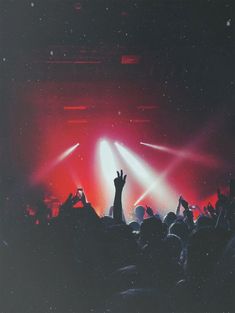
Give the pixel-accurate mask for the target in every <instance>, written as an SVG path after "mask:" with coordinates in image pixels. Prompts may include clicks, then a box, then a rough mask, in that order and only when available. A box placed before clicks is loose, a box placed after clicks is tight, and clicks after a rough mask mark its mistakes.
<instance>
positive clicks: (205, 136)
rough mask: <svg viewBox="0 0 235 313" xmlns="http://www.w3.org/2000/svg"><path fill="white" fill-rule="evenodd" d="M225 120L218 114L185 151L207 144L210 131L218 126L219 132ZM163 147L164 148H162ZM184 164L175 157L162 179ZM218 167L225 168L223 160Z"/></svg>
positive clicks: (149, 189) (142, 196) (141, 197)
mask: <svg viewBox="0 0 235 313" xmlns="http://www.w3.org/2000/svg"><path fill="white" fill-rule="evenodd" d="M223 121H224V120H223V119H222V118H221V114H220V112H217V114H216V115H215V116H212V118H211V119H210V120H209V121H208V123H207V124H206V125H205V126H204V127H203V128H202V129H201V130H200V132H199V133H198V134H197V135H196V136H195V138H194V140H192V141H191V142H190V143H189V144H188V145H186V146H185V148H184V150H186V151H190V150H195V148H197V147H199V146H201V145H202V144H204V143H205V142H207V141H208V140H209V138H210V132H208V130H209V129H210V128H211V127H213V126H214V125H216V129H217V130H218V129H219V128H220V127H221V125H222V123H223ZM160 147H162V146H160ZM183 162H184V158H182V157H180V156H175V158H174V160H173V162H172V163H171V164H170V165H169V166H168V167H167V168H166V170H165V171H164V172H163V173H162V174H161V177H167V176H168V175H169V174H170V173H172V172H173V171H174V170H175V169H176V168H177V167H178V166H179V165H181V163H183ZM218 165H220V166H223V167H224V166H225V164H224V162H222V161H221V160H219V161H218ZM157 183H158V182H157V181H156V182H154V183H153V184H151V185H150V186H149V187H148V188H147V190H146V191H145V192H144V193H143V194H142V195H141V196H140V197H139V199H137V201H136V202H135V205H136V204H138V203H139V202H140V201H142V200H143V199H144V198H145V197H146V196H147V195H148V194H149V193H150V192H151V191H152V190H153V189H154V188H155V187H156V185H157Z"/></svg>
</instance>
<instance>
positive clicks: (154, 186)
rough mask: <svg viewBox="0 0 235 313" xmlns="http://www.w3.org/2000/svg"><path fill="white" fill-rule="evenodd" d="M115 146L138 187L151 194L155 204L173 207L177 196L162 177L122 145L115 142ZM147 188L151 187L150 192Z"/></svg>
mask: <svg viewBox="0 0 235 313" xmlns="http://www.w3.org/2000/svg"><path fill="white" fill-rule="evenodd" d="M115 146H116V147H117V150H118V151H119V153H120V155H121V156H122V158H123V159H124V161H125V162H126V163H127V165H128V166H129V167H130V169H131V170H132V172H133V174H134V175H135V177H136V179H137V180H138V182H139V183H140V185H141V186H142V187H144V188H145V189H146V188H147V190H148V193H150V192H151V196H152V197H153V198H154V200H155V202H156V203H157V204H161V206H162V207H165V208H167V207H168V208H169V207H172V206H173V207H175V206H176V203H177V194H176V193H175V192H174V191H173V190H172V189H171V188H170V187H169V186H168V185H167V184H166V182H165V180H164V177H163V176H160V175H159V174H158V173H156V171H155V170H153V169H152V168H151V167H150V166H149V165H148V164H147V163H146V162H145V161H144V160H142V159H141V158H140V157H138V156H137V155H135V154H134V153H133V152H132V151H130V150H129V149H127V148H126V147H124V146H123V145H120V144H119V143H117V142H116V143H115ZM149 186H151V190H149V188H150V187H149ZM153 191H154V192H153ZM145 193H146V192H145ZM145 193H144V196H141V197H140V198H139V199H138V200H137V201H136V202H135V204H134V205H137V204H138V203H139V202H140V201H141V200H142V199H143V198H144V197H145Z"/></svg>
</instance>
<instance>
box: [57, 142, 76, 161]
mask: <svg viewBox="0 0 235 313" xmlns="http://www.w3.org/2000/svg"><path fill="white" fill-rule="evenodd" d="M78 146H79V143H76V145H74V146H72V147H71V148H69V149H67V150H66V151H65V152H63V153H62V154H61V155H60V156H59V157H58V159H57V162H61V161H63V160H64V159H65V158H67V156H69V155H70V154H71V153H72V152H73V151H74V150H75V149H76V148H77V147H78Z"/></svg>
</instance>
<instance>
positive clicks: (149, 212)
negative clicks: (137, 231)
mask: <svg viewBox="0 0 235 313" xmlns="http://www.w3.org/2000/svg"><path fill="white" fill-rule="evenodd" d="M146 213H147V214H148V216H150V217H152V216H154V214H153V210H152V209H151V208H150V206H147V205H146Z"/></svg>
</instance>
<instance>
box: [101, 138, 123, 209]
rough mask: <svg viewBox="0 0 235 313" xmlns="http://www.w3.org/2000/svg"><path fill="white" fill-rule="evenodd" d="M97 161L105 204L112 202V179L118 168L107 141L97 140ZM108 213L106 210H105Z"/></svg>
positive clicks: (109, 204) (108, 204)
mask: <svg viewBox="0 0 235 313" xmlns="http://www.w3.org/2000/svg"><path fill="white" fill-rule="evenodd" d="M99 162H100V167H101V173H102V179H101V182H100V183H102V185H103V184H104V186H105V192H104V195H105V201H106V205H107V206H109V207H110V206H111V205H112V204H113V194H114V186H113V180H114V178H115V177H116V175H117V170H118V169H119V167H118V164H117V161H116V158H115V157H114V153H113V151H112V148H111V146H110V144H109V143H108V141H106V140H101V141H100V142H99ZM105 213H108V212H105Z"/></svg>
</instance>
